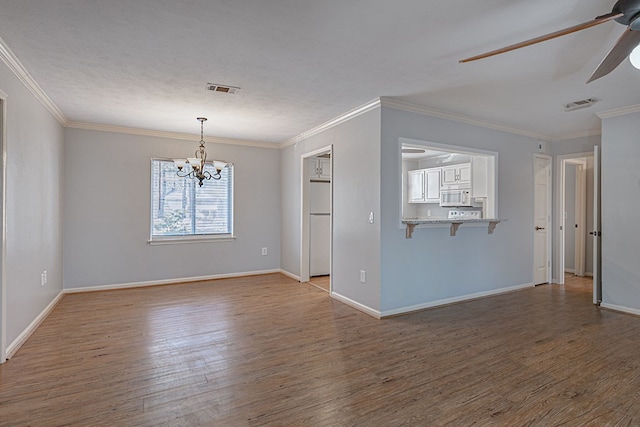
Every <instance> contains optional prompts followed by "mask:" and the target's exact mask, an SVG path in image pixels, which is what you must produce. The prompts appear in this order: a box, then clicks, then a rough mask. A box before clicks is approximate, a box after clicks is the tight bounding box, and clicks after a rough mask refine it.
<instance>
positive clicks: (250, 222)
mask: <svg viewBox="0 0 640 427" xmlns="http://www.w3.org/2000/svg"><path fill="white" fill-rule="evenodd" d="M197 140H198V137H197V136H195V137H194V140H193V141H185V140H174V139H168V138H155V137H149V136H139V135H129V134H121V133H113V132H100V131H89V130H79V129H67V130H66V141H65V164H67V165H73V167H68V168H66V170H65V174H64V185H65V198H64V210H65V216H64V227H65V233H64V286H65V288H79V287H91V286H100V285H117V284H127V283H137V282H146V281H158V280H170V279H180V278H189V277H199V276H211V275H219V274H233V273H248V272H254V271H263V270H271V269H279V267H280V251H279V248H280V181H279V179H280V153H279V152H278V150H275V149H267V148H254V147H245V146H235V145H226V144H211V143H209V144H207V152H208V153H209V156H210V157H213V158H220V159H224V160H227V161H229V162H232V163H234V165H235V170H234V172H235V175H234V181H235V184H234V191H235V205H234V209H235V214H234V232H235V235H236V240H235V241H232V242H215V243H183V244H171V245H154V246H151V245H149V244H148V243H147V240H148V239H149V224H150V218H149V215H150V194H149V192H150V159H151V157H167V158H174V157H184V156H186V155H188V154H189V153H192V152H193V150H195V148H196V146H197ZM205 141H206V138H205ZM205 185H206V183H205ZM265 246H266V247H268V248H269V249H270V250H269V255H268V256H262V255H261V248H262V247H265Z"/></svg>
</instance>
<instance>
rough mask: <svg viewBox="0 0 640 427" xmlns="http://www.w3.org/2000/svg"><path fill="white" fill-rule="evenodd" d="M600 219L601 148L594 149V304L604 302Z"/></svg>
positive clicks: (592, 232)
mask: <svg viewBox="0 0 640 427" xmlns="http://www.w3.org/2000/svg"><path fill="white" fill-rule="evenodd" d="M601 223H602V222H601V219H600V147H598V146H597V145H596V146H595V147H593V231H591V232H590V233H589V234H591V235H592V236H593V303H594V304H600V302H601V301H602V253H601V249H602V238H601V232H600V231H601V230H600V227H601Z"/></svg>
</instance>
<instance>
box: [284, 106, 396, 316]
mask: <svg viewBox="0 0 640 427" xmlns="http://www.w3.org/2000/svg"><path fill="white" fill-rule="evenodd" d="M329 145H333V151H332V164H333V174H332V179H331V180H332V183H333V216H332V221H333V240H332V248H333V258H332V271H331V280H332V288H333V291H334V292H336V293H338V294H340V295H341V296H343V297H346V298H349V299H351V300H353V301H356V302H358V303H360V304H363V305H365V306H367V307H369V308H372V309H374V310H378V309H379V308H380V221H379V220H378V218H379V217H380V210H379V206H380V179H381V175H380V109H379V108H376V109H374V110H371V111H369V112H366V113H364V114H362V115H359V116H357V117H355V118H353V119H351V120H349V121H347V122H344V123H342V124H339V125H337V126H335V127H332V128H330V129H328V130H326V131H324V132H322V133H319V134H317V135H314V136H311V137H309V138H306V139H305V140H303V141H300V142H298V143H297V144H295V145H291V146H289V147H287V148H285V149H283V150H282V153H281V159H282V178H281V183H282V236H283V237H282V268H283V269H284V270H286V271H288V272H289V273H291V274H293V275H300V217H301V212H300V209H301V206H300V205H301V203H300V180H301V178H300V173H301V172H300V162H301V161H300V159H301V157H302V156H303V155H304V154H306V153H309V152H311V151H314V150H316V149H319V148H323V147H326V146H329ZM399 176H400V175H399V174H398V177H399ZM396 206H398V208H399V205H396ZM369 212H374V216H375V218H376V219H375V222H374V224H369V223H368V221H367V220H368V216H369ZM360 270H365V271H366V272H367V278H366V280H367V283H364V284H363V283H360Z"/></svg>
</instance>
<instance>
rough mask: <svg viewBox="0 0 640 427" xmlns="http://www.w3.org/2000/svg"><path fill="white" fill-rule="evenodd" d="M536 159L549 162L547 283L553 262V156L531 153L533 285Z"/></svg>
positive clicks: (550, 277) (533, 273)
mask: <svg viewBox="0 0 640 427" xmlns="http://www.w3.org/2000/svg"><path fill="white" fill-rule="evenodd" d="M537 159H544V160H546V161H548V162H549V180H548V185H547V196H546V198H547V212H546V214H547V221H546V224H547V227H546V229H547V233H546V236H547V237H546V242H545V245H546V247H547V251H546V252H547V259H546V260H545V261H546V263H547V277H546V280H547V283H551V282H552V276H553V275H552V271H553V263H552V255H551V249H552V245H551V240H552V236H553V229H552V227H551V223H552V221H551V219H552V212H553V207H552V201H553V197H552V193H553V157H551V156H550V155H548V154H542V153H535V154H534V155H533V163H532V166H533V168H532V169H533V170H532V172H533V177H532V178H533V182H532V184H533V192H534V193H533V194H532V199H533V200H532V202H533V203H532V204H533V217H534V218H533V220H534V223H533V225H532V227H531V229H532V231H533V242H532V244H533V263H532V264H533V269H532V279H533V280H532V282H533V283H534V285H535V282H536V280H535V277H536V262H535V259H536V251H535V240H536V237H535V229H534V228H535V211H536V207H535V191H536V188H535V185H536V160H537Z"/></svg>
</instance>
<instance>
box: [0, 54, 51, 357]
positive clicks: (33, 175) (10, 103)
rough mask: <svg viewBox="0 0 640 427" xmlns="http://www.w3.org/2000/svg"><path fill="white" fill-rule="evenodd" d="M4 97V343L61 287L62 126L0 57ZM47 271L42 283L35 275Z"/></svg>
mask: <svg viewBox="0 0 640 427" xmlns="http://www.w3.org/2000/svg"><path fill="white" fill-rule="evenodd" d="M0 90H2V91H3V92H5V93H6V94H7V95H8V98H7V101H6V103H7V140H6V149H7V165H6V166H7V182H6V185H7V193H6V199H7V210H6V221H7V247H6V250H7V251H6V261H7V264H6V283H5V286H6V288H7V316H6V319H7V325H6V331H7V344H8V345H10V344H11V343H12V342H14V341H15V339H16V338H17V337H18V336H19V335H20V334H21V333H22V332H23V331H24V330H25V329H26V328H27V327H28V326H29V324H30V323H31V322H32V321H33V320H34V319H35V318H36V317H37V316H38V315H39V314H40V313H41V312H42V310H43V309H44V308H45V307H46V306H47V305H48V304H49V303H50V302H51V301H53V299H54V298H55V297H56V295H58V294H59V293H60V292H61V290H62V211H61V207H62V202H61V200H62V169H63V136H64V130H63V127H62V126H61V125H60V123H58V122H57V121H56V119H55V118H54V117H53V116H52V115H51V114H50V113H49V112H48V111H47V110H46V109H45V108H44V107H43V106H42V104H41V103H40V102H39V101H38V100H36V98H35V97H34V96H33V95H32V93H31V92H30V91H29V90H28V89H27V88H26V87H25V86H24V85H23V84H22V83H21V82H20V81H19V80H18V79H17V78H16V77H15V75H14V74H13V73H12V72H11V71H10V70H9V69H8V68H7V67H6V66H5V65H4V63H2V62H0ZM44 270H46V271H47V284H46V285H45V286H44V287H41V286H40V275H41V274H42V272H43V271H44Z"/></svg>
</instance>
